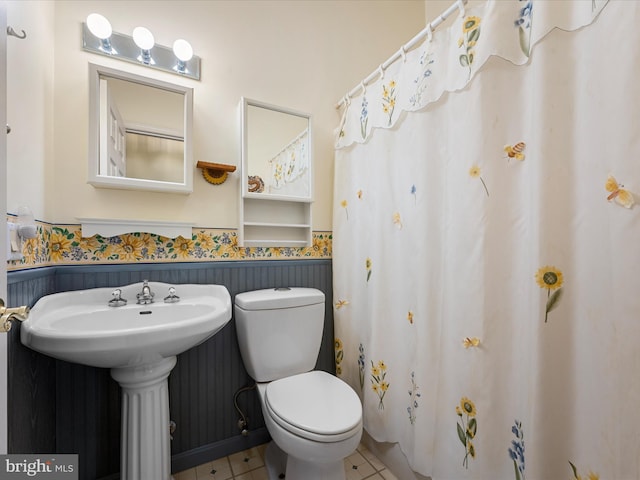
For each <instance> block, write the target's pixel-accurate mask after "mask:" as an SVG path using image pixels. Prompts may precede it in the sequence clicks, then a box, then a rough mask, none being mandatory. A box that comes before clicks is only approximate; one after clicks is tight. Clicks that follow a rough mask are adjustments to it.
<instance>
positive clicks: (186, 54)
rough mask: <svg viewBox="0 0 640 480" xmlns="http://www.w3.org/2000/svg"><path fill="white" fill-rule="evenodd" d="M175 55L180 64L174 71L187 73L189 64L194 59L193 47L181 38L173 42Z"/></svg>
mask: <svg viewBox="0 0 640 480" xmlns="http://www.w3.org/2000/svg"><path fill="white" fill-rule="evenodd" d="M173 53H174V54H175V56H176V58H177V59H178V63H177V64H176V65H175V66H174V67H173V69H174V70H175V71H177V72H179V73H182V74H184V73H187V62H188V61H189V60H191V59H192V58H193V47H192V46H191V44H190V43H189V42H187V41H186V40H184V39H182V38H179V39H178V40H176V41H175V42H173Z"/></svg>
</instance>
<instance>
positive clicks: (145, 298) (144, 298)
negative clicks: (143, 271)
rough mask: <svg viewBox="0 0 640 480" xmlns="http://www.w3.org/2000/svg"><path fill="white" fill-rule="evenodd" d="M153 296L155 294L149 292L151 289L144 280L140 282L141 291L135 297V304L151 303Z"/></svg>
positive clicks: (147, 281)
mask: <svg viewBox="0 0 640 480" xmlns="http://www.w3.org/2000/svg"><path fill="white" fill-rule="evenodd" d="M155 295H156V294H155V293H153V292H152V291H151V287H149V280H144V281H143V282H142V291H141V292H140V293H138V294H137V295H136V299H137V300H138V302H137V303H139V304H142V305H147V304H148V303H153V297H155Z"/></svg>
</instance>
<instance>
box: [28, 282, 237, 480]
mask: <svg viewBox="0 0 640 480" xmlns="http://www.w3.org/2000/svg"><path fill="white" fill-rule="evenodd" d="M148 286H149V287H150V289H151V292H153V293H154V294H155V297H154V300H155V301H154V302H153V303H149V304H146V305H139V304H137V303H136V295H137V294H139V293H141V292H142V289H143V284H142V283H135V284H132V285H127V286H126V287H121V288H120V290H121V297H122V298H124V299H126V300H127V301H128V303H127V305H122V306H118V307H110V306H109V300H112V298H114V297H113V296H112V293H113V292H114V290H115V289H114V288H94V289H90V290H79V291H75V292H63V293H56V294H53V295H47V296H45V297H42V298H41V299H40V300H38V302H37V303H36V304H35V306H34V307H33V308H32V309H31V312H30V313H29V318H28V319H27V320H26V321H24V322H23V323H22V326H21V331H20V339H21V340H22V343H23V344H24V345H26V346H27V347H29V348H32V349H33V350H36V351H38V352H41V353H44V354H46V355H50V356H52V357H55V358H58V359H60V360H66V361H68V362H74V363H81V364H84V365H90V366H93V367H104V368H110V369H111V376H112V377H113V378H114V379H115V380H116V381H117V382H118V383H119V384H120V386H121V387H122V431H121V435H122V439H121V442H120V443H121V455H120V465H121V469H120V478H121V479H122V480H149V479H154V480H169V479H170V478H171V473H170V472H171V465H170V444H169V393H168V392H169V385H168V380H167V379H168V377H169V374H170V372H171V370H172V369H173V367H174V366H175V364H176V355H178V354H180V353H182V352H184V351H186V350H188V349H190V348H191V347H194V346H196V345H198V344H199V343H202V342H204V341H205V340H206V339H207V338H209V337H211V336H212V335H214V334H215V333H216V332H217V331H218V330H220V329H221V328H222V327H224V326H225V325H226V324H227V322H229V320H231V297H230V295H229V292H228V291H227V289H226V288H225V287H223V286H221V285H191V284H189V285H175V286H174V287H175V295H177V296H178V297H180V300H179V301H178V302H177V303H164V298H165V297H166V296H168V295H169V293H170V292H169V288H170V287H172V285H169V284H166V283H158V282H149V283H148Z"/></svg>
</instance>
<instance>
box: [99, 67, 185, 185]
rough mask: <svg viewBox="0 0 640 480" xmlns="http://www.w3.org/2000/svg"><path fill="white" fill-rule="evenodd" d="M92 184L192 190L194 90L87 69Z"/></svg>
mask: <svg viewBox="0 0 640 480" xmlns="http://www.w3.org/2000/svg"><path fill="white" fill-rule="evenodd" d="M89 113H90V117H89V180H88V181H89V183H90V184H92V185H94V186H96V187H104V188H124V189H133V190H152V191H162V192H173V193H185V194H186V193H191V192H192V191H193V154H192V141H191V133H192V116H193V89H191V88H189V87H184V86H181V85H176V84H172V83H168V82H164V81H160V80H156V79H152V78H147V77H142V76H139V75H134V74H131V73H128V72H124V71H120V70H115V69H112V68H107V67H103V66H100V65H94V64H89Z"/></svg>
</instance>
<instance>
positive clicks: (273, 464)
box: [264, 440, 287, 480]
mask: <svg viewBox="0 0 640 480" xmlns="http://www.w3.org/2000/svg"><path fill="white" fill-rule="evenodd" d="M264 464H265V466H266V467H267V474H268V475H269V480H280V479H282V478H285V472H286V470H287V454H286V453H284V452H283V451H282V449H281V448H280V447H279V446H278V445H276V442H274V441H273V440H272V441H270V442H269V444H268V445H267V449H266V450H265V452H264Z"/></svg>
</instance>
